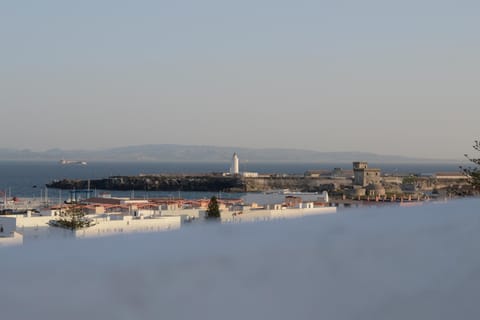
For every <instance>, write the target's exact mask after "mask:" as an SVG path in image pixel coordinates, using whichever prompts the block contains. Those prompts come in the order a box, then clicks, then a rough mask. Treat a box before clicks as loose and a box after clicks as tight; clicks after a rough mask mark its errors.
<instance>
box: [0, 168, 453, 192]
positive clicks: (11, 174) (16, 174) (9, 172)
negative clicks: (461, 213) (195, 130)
mask: <svg viewBox="0 0 480 320" xmlns="http://www.w3.org/2000/svg"><path fill="white" fill-rule="evenodd" d="M370 166H371V167H377V168H381V169H382V171H383V172H387V173H394V172H403V173H433V172H439V171H458V170H459V169H458V165H456V164H434V165H428V164H387V165H384V164H375V163H371V164H370ZM335 167H340V168H343V169H349V170H351V168H352V166H351V164H332V163H324V164H313V163H248V167H243V166H241V168H240V169H241V170H242V171H256V172H261V173H287V174H303V173H304V172H305V171H307V170H315V169H318V170H319V169H330V170H331V169H333V168H335ZM228 169H229V163H138V162H135V163H107V162H91V163H89V164H88V165H87V166H79V165H60V164H59V163H57V162H13V161H0V190H3V191H4V192H6V193H7V194H8V195H11V196H18V197H40V196H41V195H44V192H45V184H46V183H48V182H50V181H52V180H55V179H64V178H68V179H97V178H104V177H108V176H112V175H138V174H141V173H209V172H226V171H228ZM63 192H64V195H63V196H62V195H61V193H60V191H58V190H49V191H48V194H49V196H52V197H56V196H62V197H66V196H67V192H66V191H63ZM112 194H114V195H119V196H120V195H123V196H131V195H132V192H115V193H114V192H112ZM134 195H135V196H136V197H158V196H162V197H176V196H178V195H180V196H182V197H185V198H202V197H209V196H211V193H198V192H182V193H181V194H178V193H173V194H172V193H171V192H144V191H135V193H134ZM221 196H230V197H237V196H239V194H229V195H225V194H222V195H221Z"/></svg>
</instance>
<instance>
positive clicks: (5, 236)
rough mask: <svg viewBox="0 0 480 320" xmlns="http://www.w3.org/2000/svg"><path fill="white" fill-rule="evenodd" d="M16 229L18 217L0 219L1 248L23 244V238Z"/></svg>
mask: <svg viewBox="0 0 480 320" xmlns="http://www.w3.org/2000/svg"><path fill="white" fill-rule="evenodd" d="M16 229H17V225H16V217H0V247H4V246H15V245H21V244H22V243H23V236H22V235H21V234H19V233H17V232H16Z"/></svg>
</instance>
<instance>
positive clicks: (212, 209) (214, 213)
mask: <svg viewBox="0 0 480 320" xmlns="http://www.w3.org/2000/svg"><path fill="white" fill-rule="evenodd" d="M218 218H220V208H219V207H218V201H217V197H215V196H213V197H211V198H210V202H209V203H208V208H207V219H218Z"/></svg>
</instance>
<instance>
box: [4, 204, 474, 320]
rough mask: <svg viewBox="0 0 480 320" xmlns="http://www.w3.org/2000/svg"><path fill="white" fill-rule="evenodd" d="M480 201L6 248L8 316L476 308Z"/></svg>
mask: <svg viewBox="0 0 480 320" xmlns="http://www.w3.org/2000/svg"><path fill="white" fill-rule="evenodd" d="M479 209H480V201H479V200H466V201H459V202H451V203H449V204H442V205H440V204H435V205H428V206H423V207H417V208H382V209H354V210H350V211H344V212H340V213H339V214H337V215H325V216H316V217H309V218H303V219H298V220H292V221H276V222H268V223H259V224H244V225H207V226H192V227H187V228H184V229H182V230H180V231H174V232H169V233H161V234H148V235H129V236H121V237H112V238H102V239H94V240H61V241H59V242H53V241H48V242H39V243H37V244H32V245H26V246H24V247H16V248H4V249H1V250H0V257H1V262H0V314H1V319H53V320H55V319H82V320H83V319H191V318H194V319H368V320H371V319H402V320H403V319H422V320H425V319H478V318H479V316H480V306H479V303H478V299H479V297H480V210H479Z"/></svg>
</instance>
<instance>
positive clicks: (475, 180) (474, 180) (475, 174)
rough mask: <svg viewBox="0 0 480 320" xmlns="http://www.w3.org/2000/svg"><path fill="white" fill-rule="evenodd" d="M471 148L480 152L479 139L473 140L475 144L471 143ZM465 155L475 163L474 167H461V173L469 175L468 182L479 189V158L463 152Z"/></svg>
mask: <svg viewBox="0 0 480 320" xmlns="http://www.w3.org/2000/svg"><path fill="white" fill-rule="evenodd" d="M473 149H475V150H476V151H477V152H480V141H479V140H475V144H474V145H473ZM465 157H466V158H467V159H468V160H470V162H472V163H473V164H475V167H473V168H472V167H468V168H463V167H461V169H462V170H463V173H464V174H465V175H466V176H467V177H469V181H470V184H471V185H472V186H473V187H474V189H477V190H479V189H480V158H472V157H470V156H469V155H468V154H465Z"/></svg>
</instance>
